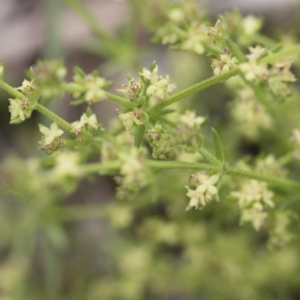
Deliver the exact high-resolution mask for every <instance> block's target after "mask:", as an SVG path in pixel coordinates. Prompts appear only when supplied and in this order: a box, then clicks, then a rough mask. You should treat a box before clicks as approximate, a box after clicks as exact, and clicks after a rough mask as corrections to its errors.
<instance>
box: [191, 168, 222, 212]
mask: <svg viewBox="0 0 300 300" xmlns="http://www.w3.org/2000/svg"><path fill="white" fill-rule="evenodd" d="M219 178H220V176H219V175H217V174H215V175H212V176H209V175H207V174H205V173H201V172H199V173H197V174H196V176H195V180H196V182H197V186H196V189H195V190H192V189H190V188H189V187H188V186H186V188H187V190H188V192H187V194H186V195H187V196H188V197H189V198H190V202H189V204H188V207H187V210H189V209H191V208H193V207H194V208H195V209H198V208H199V207H201V206H205V205H206V204H207V203H209V202H211V201H212V198H213V196H215V195H217V193H218V189H217V187H216V186H215V184H216V183H217V182H218V180H219Z"/></svg>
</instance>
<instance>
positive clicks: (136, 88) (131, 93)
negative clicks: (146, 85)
mask: <svg viewBox="0 0 300 300" xmlns="http://www.w3.org/2000/svg"><path fill="white" fill-rule="evenodd" d="M117 91H119V92H122V93H124V94H126V95H127V96H128V98H129V99H130V100H136V99H137V98H138V96H139V94H140V92H141V83H137V82H136V81H135V80H134V79H133V78H130V79H129V83H128V84H123V85H122V88H121V89H117Z"/></svg>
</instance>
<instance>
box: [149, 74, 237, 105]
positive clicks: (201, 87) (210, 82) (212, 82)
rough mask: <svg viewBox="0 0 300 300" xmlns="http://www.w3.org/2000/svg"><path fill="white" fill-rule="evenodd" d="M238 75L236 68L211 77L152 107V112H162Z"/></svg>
mask: <svg viewBox="0 0 300 300" xmlns="http://www.w3.org/2000/svg"><path fill="white" fill-rule="evenodd" d="M237 74H238V68H235V69H232V70H230V71H227V72H224V73H221V74H219V75H216V76H213V77H210V78H208V79H205V80H203V81H201V82H199V83H196V84H195V85H193V86H191V87H188V88H186V89H184V90H182V91H180V92H178V93H176V94H174V95H173V96H171V97H169V98H167V99H165V100H164V101H162V102H160V103H158V104H156V105H154V106H153V107H152V111H157V110H161V109H163V108H164V107H166V106H168V105H170V104H172V103H175V102H177V101H179V100H181V99H183V98H185V97H187V96H189V95H192V94H195V93H196V92H199V91H202V90H204V89H206V88H208V87H210V86H212V85H215V84H217V83H220V82H222V81H224V80H227V79H229V78H230V77H233V76H235V75H237Z"/></svg>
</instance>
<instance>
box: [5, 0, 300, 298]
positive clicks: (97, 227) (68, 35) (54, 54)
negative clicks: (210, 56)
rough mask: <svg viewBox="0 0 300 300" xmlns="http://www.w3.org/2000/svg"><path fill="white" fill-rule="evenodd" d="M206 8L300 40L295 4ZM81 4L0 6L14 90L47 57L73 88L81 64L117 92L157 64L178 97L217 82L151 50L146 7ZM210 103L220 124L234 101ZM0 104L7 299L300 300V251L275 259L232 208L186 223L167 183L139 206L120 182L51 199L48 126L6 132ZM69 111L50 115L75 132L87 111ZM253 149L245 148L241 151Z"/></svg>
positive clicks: (212, 4) (89, 184)
mask: <svg viewBox="0 0 300 300" xmlns="http://www.w3.org/2000/svg"><path fill="white" fill-rule="evenodd" d="M198 2H199V5H201V6H203V7H204V8H205V9H207V10H208V13H209V15H210V17H211V20H213V23H214V21H215V20H216V16H217V15H218V14H220V13H223V12H224V11H227V10H231V9H232V8H234V7H237V8H239V9H240V10H241V12H242V14H255V15H260V16H263V17H264V19H265V21H264V27H263V32H265V33H266V34H270V35H271V36H273V37H275V38H276V36H278V35H280V34H282V32H286V35H287V37H288V36H289V35H291V36H293V37H294V38H299V27H300V26H299V25H300V23H299V2H298V1H296V0H281V1H280V0H276V1H275V0H263V1H258V0H251V1H246V0H227V1H225V0H222V1H221V0H219V1H205V0H204V1H198ZM80 3H81V5H82V6H83V7H84V9H80V8H79V10H76V8H74V6H73V5H72V1H68V0H67V1H62V0H43V1H41V0H2V1H1V9H0V40H1V47H0V61H2V62H3V63H4V66H5V75H4V77H5V80H6V81H7V82H8V83H10V84H11V85H13V86H15V87H17V86H20V85H21V83H22V81H23V79H24V76H25V71H26V70H27V69H28V68H29V67H30V66H32V65H33V64H35V63H36V61H37V60H39V59H63V61H64V64H65V66H66V68H67V70H68V73H67V80H71V79H72V69H73V67H74V66H79V67H80V68H82V69H83V70H84V71H85V72H86V73H89V72H91V71H93V70H95V69H97V70H99V72H100V75H101V76H102V77H105V78H108V79H109V80H111V81H112V82H113V86H112V88H111V91H113V92H114V91H115V90H116V89H117V88H120V87H121V85H122V84H123V83H126V74H127V73H130V74H131V75H136V74H137V71H138V66H139V65H143V66H146V67H148V66H149V64H150V63H151V62H152V61H153V60H156V61H157V62H158V65H159V68H160V73H161V74H170V77H171V78H172V81H174V82H176V83H177V86H178V89H180V88H184V87H187V86H188V85H191V84H193V83H195V82H197V81H199V80H201V79H203V78H206V77H207V76H210V74H211V70H210V66H209V62H207V59H206V58H199V57H195V56H194V55H191V54H188V53H179V52H171V51H169V50H167V48H166V47H164V46H161V45H155V44H153V43H151V35H150V34H149V33H148V32H147V30H146V29H145V28H144V26H143V24H142V21H141V19H142V17H141V16H140V14H142V15H147V13H148V12H147V10H143V4H142V3H143V1H140V4H139V5H137V2H136V1H131V2H130V4H128V3H127V2H126V1H117V0H115V1H114V0H86V1H81V2H80ZM135 7H138V9H136V8H135ZM86 11H87V12H88V13H89V14H91V15H92V16H93V17H94V19H95V20H96V21H97V22H99V24H100V25H101V28H103V29H104V30H105V32H107V34H108V35H109V36H112V37H113V38H114V39H116V40H121V41H122V43H121V45H122V48H120V51H119V53H118V54H117V55H116V54H114V55H112V54H111V53H109V52H108V51H107V49H105V47H103V43H102V42H103V41H102V38H103V35H102V34H101V33H99V32H98V33H97V28H96V29H95V28H94V27H93V26H94V25H93V23H90V22H89V21H88V19H89V18H88V15H86V14H85V13H86ZM178 61H180V62H181V63H180V64H178ZM182 74H185V75H184V76H182ZM206 93H207V94H206ZM205 97H209V98H211V99H216V101H210V102H209V104H205V105H203V104H201V106H197V107H196V109H197V110H198V111H201V112H202V114H203V115H211V114H212V115H214V116H215V117H214V118H213V119H212V121H211V122H215V123H217V124H222V122H223V121H224V119H226V116H224V115H222V113H220V111H219V110H220V108H218V103H219V102H218V101H220V99H221V98H222V97H224V98H225V100H226V99H227V100H228V97H229V96H228V94H226V92H224V89H223V88H222V87H221V88H220V89H215V90H214V91H211V90H210V91H208V92H206V91H205ZM0 98H1V99H0V163H1V177H0V178H1V182H0V185H1V194H0V195H1V199H0V201H1V203H0V300H15V299H26V300H28V299H30V300H44V299H45V300H48V299H49V300H52V299H56V300H57V299H61V300H77V299H78V300H85V299H86V300H98V299H120V300H122V299H128V300H131V299H166V300H183V299H204V300H205V299H264V300H265V299H282V300H283V299H286V300H288V299H299V297H300V288H299V287H300V261H299V251H298V249H299V248H297V247H296V246H294V247H287V248H285V249H283V250H280V251H278V252H269V251H268V250H266V249H265V245H264V242H265V240H266V236H265V235H264V233H261V234H260V233H253V230H252V229H251V228H250V227H249V228H248V227H243V228H242V227H239V226H238V212H237V211H234V210H232V208H228V207H227V206H224V207H221V209H220V207H215V206H212V207H211V208H209V209H208V210H207V211H206V212H201V213H200V216H199V214H197V213H194V214H193V213H192V216H186V215H184V209H185V205H186V199H185V190H184V189H183V188H182V187H175V188H174V187H172V193H171V192H170V193H168V188H167V184H168V183H166V185H165V186H164V185H163V183H164V182H163V181H162V187H163V189H166V191H165V192H164V191H163V190H162V191H160V192H161V193H162V197H165V198H164V199H163V200H162V201H158V202H156V203H149V202H148V200H147V197H145V196H140V199H138V200H139V201H136V202H134V204H132V203H128V202H124V203H118V202H115V201H114V192H115V184H114V182H113V180H112V178H110V177H96V178H93V180H84V181H83V182H81V183H80V184H79V186H78V187H76V188H74V189H72V188H71V189H70V191H63V192H62V191H57V193H56V191H52V192H51V193H52V194H50V195H49V194H47V195H46V194H45V191H44V192H43V190H42V189H41V187H43V186H42V184H41V185H39V178H38V177H37V176H36V175H33V174H34V167H32V164H28V161H29V160H30V159H31V157H32V156H42V155H43V154H41V153H40V152H41V151H40V150H39V149H38V140H39V138H40V133H39V131H38V128H37V126H36V124H37V123H43V124H49V122H48V121H47V120H45V119H44V118H43V117H42V116H40V115H38V114H35V113H34V114H33V116H32V118H31V119H30V120H27V121H26V122H24V123H22V125H19V126H18V125H9V118H10V115H9V113H8V105H9V102H8V101H7V98H8V95H7V94H6V93H5V92H3V91H0ZM69 101H70V98H68V97H67V96H64V97H61V98H59V99H56V100H55V101H53V102H51V103H50V104H49V105H50V108H51V109H53V110H54V111H56V112H57V113H58V114H59V115H61V116H62V117H63V118H65V119H66V120H67V121H69V122H73V121H75V120H77V119H78V118H79V117H80V116H81V115H82V113H83V112H84V111H85V109H86V108H85V107H81V106H80V107H73V106H69ZM116 108H117V106H116V105H114V104H112V103H110V102H102V103H99V104H97V105H95V106H93V110H94V111H95V112H96V114H97V118H98V121H99V122H100V123H102V124H104V127H105V126H107V125H108V124H109V122H110V120H111V118H112V117H114V116H116V115H117V112H116ZM221 110H222V109H221ZM47 122H48V123H47ZM224 131H225V129H224ZM256 146H257V145H256V144H255V143H254V144H251V143H250V144H247V145H246V146H245V147H246V148H245V147H244V148H243V149H244V150H243V151H245V152H246V153H247V151H248V152H251V151H252V150H253V147H254V148H255V147H256ZM168 176H171V175H170V174H169V175H168ZM174 176H175V175H174ZM176 176H179V177H180V176H182V175H180V174H179V175H176ZM176 176H175V177H174V178H175V179H174V180H177V177H176ZM183 182H184V181H183ZM47 193H48V192H47ZM164 193H165V194H168V195H164ZM173 202H176V203H177V204H176V205H175V204H174V203H173ZM53 203H54V204H53ZM171 204H172V205H171ZM221 206H222V205H221ZM212 218H215V219H216V220H217V221H216V222H212V221H211V220H212ZM187 219H191V224H188V223H187V222H186V220H187ZM219 232H221V233H222V234H218V233H219Z"/></svg>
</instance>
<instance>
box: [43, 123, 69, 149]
mask: <svg viewBox="0 0 300 300" xmlns="http://www.w3.org/2000/svg"><path fill="white" fill-rule="evenodd" d="M39 129H40V132H41V133H42V134H43V135H44V138H43V142H44V144H45V145H50V144H51V143H52V142H53V141H54V140H55V139H56V138H58V137H60V136H61V135H62V134H63V133H64V132H63V131H62V130H61V129H60V128H59V127H58V125H57V124H56V123H52V124H51V126H50V128H47V127H46V126H44V125H41V124H39Z"/></svg>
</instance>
